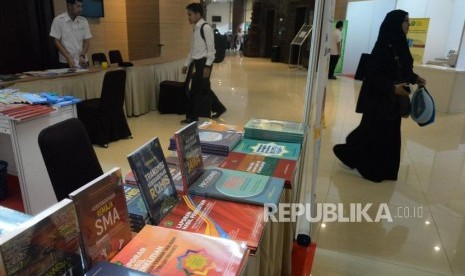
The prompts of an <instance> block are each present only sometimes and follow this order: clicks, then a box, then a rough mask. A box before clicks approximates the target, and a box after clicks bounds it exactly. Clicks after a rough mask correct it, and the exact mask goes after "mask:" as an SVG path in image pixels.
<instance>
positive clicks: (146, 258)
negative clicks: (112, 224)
mask: <svg viewBox="0 0 465 276" xmlns="http://www.w3.org/2000/svg"><path fill="white" fill-rule="evenodd" d="M247 257H248V250H247V245H246V243H245V242H238V241H234V240H228V239H222V238H216V237H210V236H206V235H201V234H197V233H191V232H185V231H178V230H174V229H168V228H163V227H157V226H153V225H146V226H145V227H144V228H142V230H141V231H140V232H139V233H138V234H137V235H136V236H134V238H133V239H132V240H131V242H129V244H128V245H126V246H125V247H124V248H123V250H121V251H120V252H119V253H118V254H117V255H116V256H115V257H114V258H113V259H112V260H111V261H112V262H113V263H116V264H121V265H123V266H126V267H129V268H132V269H136V270H139V271H142V272H147V273H150V274H153V275H228V276H229V275H231V276H232V275H238V274H240V273H241V271H242V270H243V269H244V267H245V264H246V261H247Z"/></svg>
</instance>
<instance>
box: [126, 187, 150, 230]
mask: <svg viewBox="0 0 465 276" xmlns="http://www.w3.org/2000/svg"><path fill="white" fill-rule="evenodd" d="M124 195H125V196H126V204H127V206H128V212H129V218H134V220H137V221H140V222H145V221H146V219H147V218H148V217H149V212H148V211H147V207H146V206H145V203H144V200H143V199H142V196H141V194H140V190H139V188H138V187H137V186H133V185H127V184H125V185H124Z"/></svg>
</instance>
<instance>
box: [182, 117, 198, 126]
mask: <svg viewBox="0 0 465 276" xmlns="http://www.w3.org/2000/svg"><path fill="white" fill-rule="evenodd" d="M198 120H199V119H191V118H186V119H184V120H182V121H181V122H180V123H181V125H185V124H190V123H192V122H195V121H198Z"/></svg>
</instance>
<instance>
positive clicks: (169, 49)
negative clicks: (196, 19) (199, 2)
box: [160, 0, 193, 58]
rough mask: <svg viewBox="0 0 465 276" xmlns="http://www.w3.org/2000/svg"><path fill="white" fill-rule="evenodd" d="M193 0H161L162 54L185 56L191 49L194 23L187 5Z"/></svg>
mask: <svg viewBox="0 0 465 276" xmlns="http://www.w3.org/2000/svg"><path fill="white" fill-rule="evenodd" d="M192 2H193V1H192V0H160V43H161V44H163V45H164V46H163V47H162V50H161V53H162V56H169V57H174V58H185V57H186V56H187V53H188V51H189V47H190V43H191V36H192V27H193V26H192V25H190V24H189V22H188V21H187V11H186V6H187V5H188V4H189V3H192Z"/></svg>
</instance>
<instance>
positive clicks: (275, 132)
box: [244, 118, 306, 143]
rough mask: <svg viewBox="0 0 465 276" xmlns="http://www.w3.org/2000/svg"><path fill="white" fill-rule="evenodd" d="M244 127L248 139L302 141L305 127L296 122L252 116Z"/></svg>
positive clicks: (245, 136)
mask: <svg viewBox="0 0 465 276" xmlns="http://www.w3.org/2000/svg"><path fill="white" fill-rule="evenodd" d="M244 129H245V133H244V138H248V139H257V140H268V141H281V142H289V143H302V141H303V139H304V136H305V129H306V128H305V126H304V125H303V124H302V123H298V122H290V121H279V120H267V119H255V118H252V119H250V120H249V121H248V122H247V124H246V125H245V126H244Z"/></svg>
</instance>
